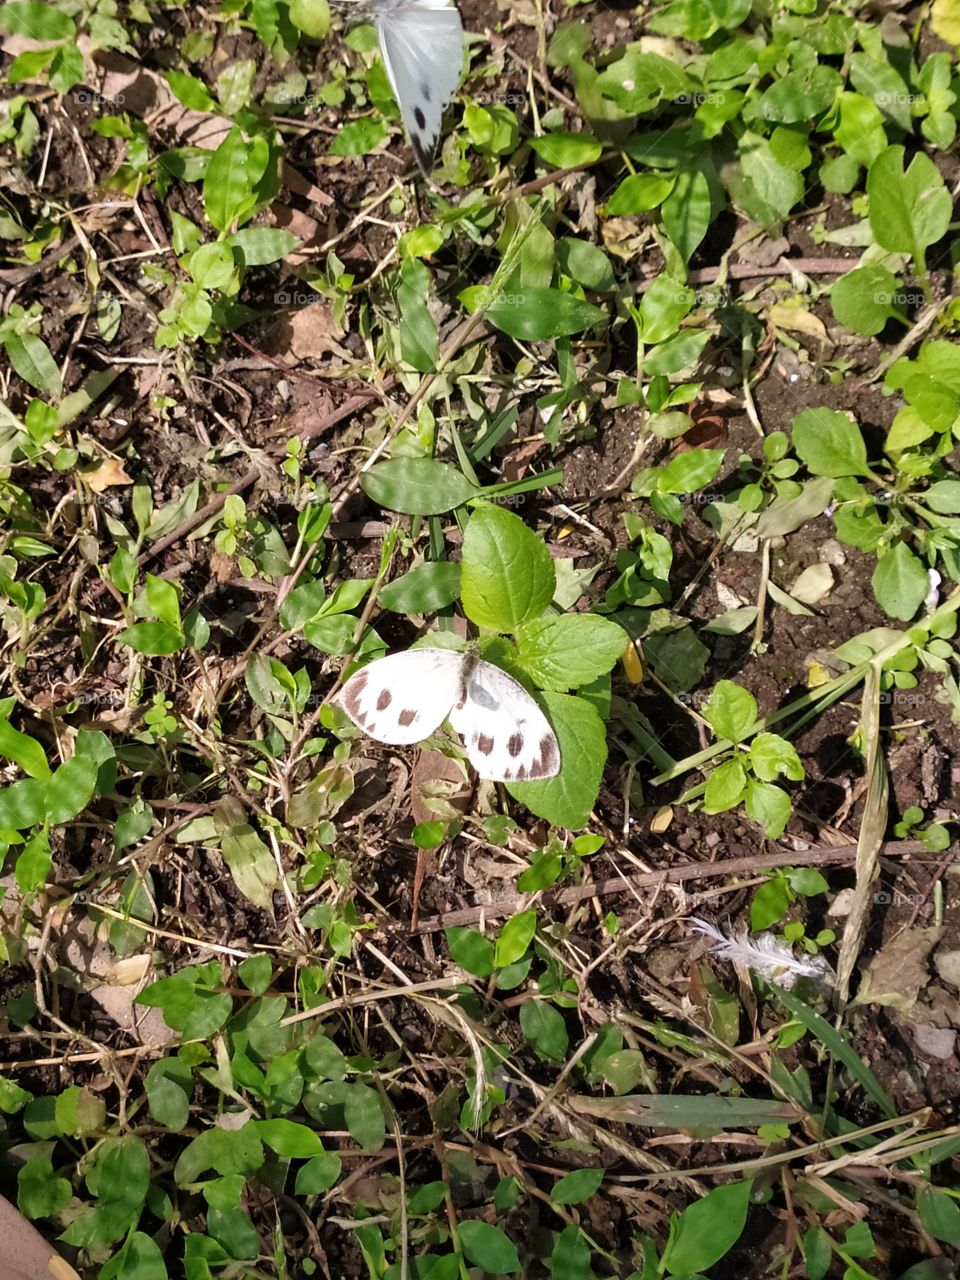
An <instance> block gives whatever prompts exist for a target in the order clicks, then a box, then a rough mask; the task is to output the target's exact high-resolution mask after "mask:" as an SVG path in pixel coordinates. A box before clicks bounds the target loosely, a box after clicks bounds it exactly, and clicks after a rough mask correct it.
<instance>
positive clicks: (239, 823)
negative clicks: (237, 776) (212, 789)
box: [214, 797, 280, 910]
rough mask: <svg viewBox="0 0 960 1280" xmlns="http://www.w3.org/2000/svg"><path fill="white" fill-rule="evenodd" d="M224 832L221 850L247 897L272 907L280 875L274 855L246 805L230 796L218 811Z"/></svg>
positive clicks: (256, 904)
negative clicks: (247, 817) (251, 818)
mask: <svg viewBox="0 0 960 1280" xmlns="http://www.w3.org/2000/svg"><path fill="white" fill-rule="evenodd" d="M214 817H215V818H216V820H217V824H218V826H219V827H220V829H221V831H222V833H223V834H222V836H221V838H220V852H221V853H222V854H223V860H224V862H225V863H226V864H227V866H228V867H229V869H230V874H231V876H233V880H234V883H235V884H236V886H237V888H238V889H239V890H240V892H241V893H242V894H243V895H244V897H245V898H248V899H249V900H250V901H251V902H252V903H253V904H254V905H255V906H258V907H262V908H263V909H264V910H272V908H273V895H274V892H275V891H276V890H277V889H278V888H279V887H280V878H279V873H278V871H277V864H276V862H275V861H274V857H273V854H272V853H271V852H270V850H269V848H268V847H267V845H266V844H265V843H264V842H263V840H261V839H260V836H259V835H258V834H257V832H256V831H255V830H254V829H253V827H252V826H251V825H250V824H249V822H248V821H247V819H246V814H245V812H244V809H243V806H242V805H241V804H240V803H239V801H237V800H235V799H233V798H232V797H226V798H225V799H224V800H221V802H220V803H219V804H218V805H217V807H216V809H215V810H214Z"/></svg>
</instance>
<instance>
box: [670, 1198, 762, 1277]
mask: <svg viewBox="0 0 960 1280" xmlns="http://www.w3.org/2000/svg"><path fill="white" fill-rule="evenodd" d="M752 1187H753V1183H752V1182H732V1183H730V1184H729V1185H727V1186H723V1187H714V1189H713V1190H712V1191H710V1192H708V1193H707V1195H705V1196H704V1197H703V1198H702V1199H701V1200H696V1201H694V1203H693V1204H692V1205H690V1206H689V1208H687V1209H684V1211H683V1213H681V1214H671V1217H670V1235H669V1238H668V1240H667V1245H666V1248H665V1249H664V1251H663V1258H662V1261H661V1266H662V1267H663V1269H664V1270H665V1271H666V1272H667V1274H668V1275H672V1276H687V1275H689V1274H690V1273H692V1272H697V1271H706V1270H707V1269H708V1268H709V1267H712V1266H713V1264H714V1263H715V1262H719V1261H720V1259H721V1258H722V1257H723V1256H724V1255H725V1254H726V1253H728V1252H729V1251H730V1249H731V1248H732V1247H733V1245H734V1244H735V1243H736V1242H737V1240H738V1239H739V1238H740V1235H741V1233H742V1231H743V1227H744V1224H745V1222H746V1220H747V1210H748V1208H749V1207H750V1191H751V1189H752Z"/></svg>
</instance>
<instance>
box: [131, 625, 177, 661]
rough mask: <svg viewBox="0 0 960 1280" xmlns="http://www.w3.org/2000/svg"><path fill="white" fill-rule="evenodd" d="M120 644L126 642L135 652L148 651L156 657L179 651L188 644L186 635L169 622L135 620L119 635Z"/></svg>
mask: <svg viewBox="0 0 960 1280" xmlns="http://www.w3.org/2000/svg"><path fill="white" fill-rule="evenodd" d="M117 640H118V642H119V643H120V644H125V645H127V646H129V648H131V649H133V650H134V652H135V653H147V654H152V655H154V656H156V657H162V656H164V655H165V654H170V653H178V652H179V651H180V650H181V649H182V648H183V646H184V645H185V644H186V637H185V636H184V634H183V632H182V631H181V630H180V628H179V627H173V626H171V625H170V624H169V623H168V622H135V623H134V624H133V626H132V627H127V628H126V630H124V631H121V632H120V634H119V635H118V636H117Z"/></svg>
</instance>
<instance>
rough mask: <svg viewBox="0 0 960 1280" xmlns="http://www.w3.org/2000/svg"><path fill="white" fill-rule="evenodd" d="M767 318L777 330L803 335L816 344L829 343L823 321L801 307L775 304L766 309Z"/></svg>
mask: <svg viewBox="0 0 960 1280" xmlns="http://www.w3.org/2000/svg"><path fill="white" fill-rule="evenodd" d="M767 317H768V319H769V320H770V323H771V324H772V325H775V326H776V327H777V328H778V329H788V330H790V331H792V332H793V333H805V334H806V335H807V337H808V338H816V339H817V341H818V342H828V341H829V339H828V337H827V327H826V325H825V324H824V323H823V321H822V320H821V319H820V318H819V316H815V315H814V314H813V313H812V312H810V311H807V310H805V308H803V307H788V306H785V305H784V304H783V303H779V302H777V303H774V305H773V306H772V307H768V308H767Z"/></svg>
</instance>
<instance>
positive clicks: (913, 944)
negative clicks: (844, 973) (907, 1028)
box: [851, 927, 943, 1009]
mask: <svg viewBox="0 0 960 1280" xmlns="http://www.w3.org/2000/svg"><path fill="white" fill-rule="evenodd" d="M942 936H943V929H942V928H933V927H931V928H927V929H904V930H903V931H902V932H901V933H898V934H897V935H896V936H895V937H893V938H891V939H890V941H889V942H885V943H884V944H883V946H882V947H881V948H880V950H879V951H878V952H877V954H876V955H875V956H871V958H870V961H869V963H868V964H867V965H866V967H865V968H864V971H863V978H862V981H861V983H860V990H859V991H858V992H857V995H856V997H855V998H854V1000H853V1001H852V1002H851V1003H853V1004H882V1005H888V1006H890V1007H892V1008H894V1009H910V1008H912V1007H913V1006H914V1005H915V1004H916V1003H917V997H918V996H919V994H920V992H921V991H923V990H924V989H925V988H926V987H927V985H928V984H929V983H930V981H931V975H930V965H929V958H930V952H931V951H932V950H933V948H934V947H935V946H936V945H937V943H938V942H939V941H940V938H941V937H942Z"/></svg>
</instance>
